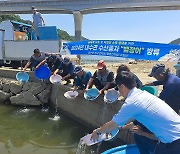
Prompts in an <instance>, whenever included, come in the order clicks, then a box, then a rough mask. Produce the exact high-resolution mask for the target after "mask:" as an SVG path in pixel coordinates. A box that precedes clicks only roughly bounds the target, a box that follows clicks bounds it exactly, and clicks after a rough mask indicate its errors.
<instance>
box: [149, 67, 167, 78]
mask: <svg viewBox="0 0 180 154" xmlns="http://www.w3.org/2000/svg"><path fill="white" fill-rule="evenodd" d="M163 72H165V65H164V64H156V65H155V66H153V68H152V70H151V73H150V74H149V75H148V76H150V77H153V76H156V75H159V74H162V73H163Z"/></svg>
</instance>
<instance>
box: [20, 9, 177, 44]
mask: <svg viewBox="0 0 180 154" xmlns="http://www.w3.org/2000/svg"><path fill="white" fill-rule="evenodd" d="M42 16H43V18H44V19H45V23H46V25H47V26H56V27H57V28H59V29H61V30H64V31H67V32H68V33H69V34H70V35H74V19H73V15H67V14H49V15H48V14H42ZM20 17H21V18H22V19H25V20H31V21H32V15H31V14H28V15H20ZM82 36H84V37H86V38H87V39H91V40H127V41H143V42H156V43H169V42H171V41H172V40H175V39H177V38H180V10H176V11H150V12H149V11H148V12H147V11H146V12H116V13H113V12H112V13H111V12H109V13H96V14H88V15H84V16H83V22H82Z"/></svg>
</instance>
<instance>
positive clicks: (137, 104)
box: [91, 71, 180, 154]
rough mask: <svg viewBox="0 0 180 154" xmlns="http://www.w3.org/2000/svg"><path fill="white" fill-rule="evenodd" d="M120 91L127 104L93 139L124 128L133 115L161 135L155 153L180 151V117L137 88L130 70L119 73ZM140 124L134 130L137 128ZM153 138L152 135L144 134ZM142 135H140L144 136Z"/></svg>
mask: <svg viewBox="0 0 180 154" xmlns="http://www.w3.org/2000/svg"><path fill="white" fill-rule="evenodd" d="M115 81H116V84H117V85H118V89H119V93H120V94H121V95H122V96H123V97H124V98H126V99H125V103H124V104H123V105H122V107H121V109H120V110H119V112H118V113H117V114H115V115H114V116H113V118H112V120H111V121H109V122H107V123H105V124H104V125H103V126H101V127H99V128H97V129H95V130H94V131H93V132H92V135H91V140H93V141H96V140H98V139H99V135H100V134H102V133H107V132H111V131H112V130H114V129H117V128H119V127H120V128H121V127H122V128H123V126H124V125H125V124H126V123H127V121H128V120H129V119H130V118H133V119H136V120H137V121H139V122H140V123H142V124H143V125H144V126H145V127H147V128H148V129H149V130H150V131H151V132H152V133H153V134H154V138H158V143H157V145H156V148H155V151H154V154H179V153H180V116H179V115H178V114H177V113H176V112H174V110H173V109H172V108H171V107H170V106H169V105H168V104H166V103H165V102H164V101H163V100H161V99H160V98H158V97H156V96H154V95H152V94H150V93H148V92H146V91H142V90H140V89H137V88H136V82H135V78H134V76H133V74H132V73H131V72H127V71H122V72H121V73H120V74H118V75H117V76H116V79H115ZM137 128H138V127H137V126H135V127H134V126H133V128H132V130H134V131H136V130H138V129H137ZM143 134H144V136H146V137H149V138H152V137H153V135H148V133H146V132H145V133H143ZM143 134H141V135H143Z"/></svg>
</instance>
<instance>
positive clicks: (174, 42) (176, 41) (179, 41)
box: [170, 38, 180, 44]
mask: <svg viewBox="0 0 180 154" xmlns="http://www.w3.org/2000/svg"><path fill="white" fill-rule="evenodd" d="M170 44H180V38H178V39H176V40H173V41H171V42H170Z"/></svg>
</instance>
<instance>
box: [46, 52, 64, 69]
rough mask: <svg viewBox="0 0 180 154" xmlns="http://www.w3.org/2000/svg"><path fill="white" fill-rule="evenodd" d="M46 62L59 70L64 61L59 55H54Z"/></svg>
mask: <svg viewBox="0 0 180 154" xmlns="http://www.w3.org/2000/svg"><path fill="white" fill-rule="evenodd" d="M46 61H47V63H48V64H52V65H53V67H55V69H57V68H58V67H59V66H60V65H61V63H62V61H63V59H62V58H61V57H60V56H58V55H54V54H52V55H50V56H49V57H47V58H46Z"/></svg>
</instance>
